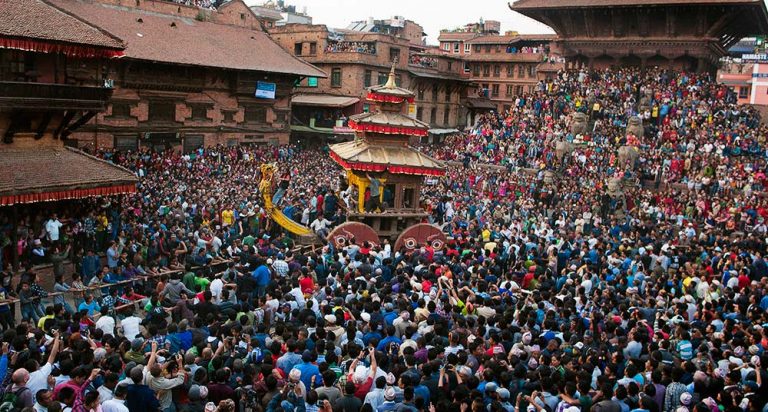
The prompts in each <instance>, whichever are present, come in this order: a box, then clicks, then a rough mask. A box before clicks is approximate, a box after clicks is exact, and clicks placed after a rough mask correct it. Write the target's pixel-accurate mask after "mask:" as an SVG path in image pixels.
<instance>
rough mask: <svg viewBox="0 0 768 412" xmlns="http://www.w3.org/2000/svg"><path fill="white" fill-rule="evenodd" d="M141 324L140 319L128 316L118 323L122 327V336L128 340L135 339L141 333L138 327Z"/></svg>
mask: <svg viewBox="0 0 768 412" xmlns="http://www.w3.org/2000/svg"><path fill="white" fill-rule="evenodd" d="M140 324H141V318H138V317H136V316H129V317H127V318H125V319H123V320H121V321H120V325H121V326H122V327H123V336H125V337H126V338H127V339H128V340H133V339H136V336H138V335H139V333H141V331H140V329H139V325H140Z"/></svg>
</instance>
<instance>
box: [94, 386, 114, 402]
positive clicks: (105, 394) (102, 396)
mask: <svg viewBox="0 0 768 412" xmlns="http://www.w3.org/2000/svg"><path fill="white" fill-rule="evenodd" d="M96 390H97V391H98V392H99V402H100V403H102V404H103V403H104V402H106V401H108V400H110V399H113V398H114V397H115V394H114V393H113V392H112V389H109V388H107V387H106V386H104V385H101V386H99V389H96Z"/></svg>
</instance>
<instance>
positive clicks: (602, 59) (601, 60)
mask: <svg viewBox="0 0 768 412" xmlns="http://www.w3.org/2000/svg"><path fill="white" fill-rule="evenodd" d="M614 64H616V59H614V58H613V56H609V55H607V54H603V55H600V56H597V57H595V58H594V59H593V60H592V67H594V68H595V69H610V68H611V66H613V65H614Z"/></svg>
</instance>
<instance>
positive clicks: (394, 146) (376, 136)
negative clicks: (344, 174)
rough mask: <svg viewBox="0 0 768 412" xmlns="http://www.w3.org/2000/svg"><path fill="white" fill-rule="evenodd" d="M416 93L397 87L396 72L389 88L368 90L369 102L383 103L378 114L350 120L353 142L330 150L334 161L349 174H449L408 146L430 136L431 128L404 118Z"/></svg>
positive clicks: (391, 73)
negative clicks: (416, 138)
mask: <svg viewBox="0 0 768 412" xmlns="http://www.w3.org/2000/svg"><path fill="white" fill-rule="evenodd" d="M413 97H414V93H413V92H412V91H410V90H408V89H404V88H402V87H397V84H396V83H395V68H394V65H393V66H392V70H391V71H390V72H389V79H388V80H387V83H386V84H383V85H378V86H373V87H370V88H369V89H368V100H371V101H375V102H378V103H379V107H378V108H377V110H376V111H374V112H370V113H360V114H356V115H353V116H350V118H349V127H350V128H352V129H354V130H355V133H356V137H355V140H354V141H352V142H346V143H339V144H334V145H331V146H330V149H331V157H332V158H333V160H335V161H336V162H337V163H338V164H339V165H341V166H342V167H343V168H345V169H347V170H356V171H362V172H389V173H394V174H410V175H424V176H440V175H443V174H444V173H445V170H444V166H443V164H442V163H441V162H440V161H439V160H436V159H433V158H431V157H429V156H427V155H425V154H423V153H421V152H419V151H418V150H416V149H413V148H412V147H410V146H408V140H409V139H410V137H411V136H426V135H427V133H428V130H429V125H428V124H427V123H424V122H422V121H420V120H417V119H414V118H412V117H409V116H406V115H404V114H402V105H403V104H404V103H406V102H411V101H413Z"/></svg>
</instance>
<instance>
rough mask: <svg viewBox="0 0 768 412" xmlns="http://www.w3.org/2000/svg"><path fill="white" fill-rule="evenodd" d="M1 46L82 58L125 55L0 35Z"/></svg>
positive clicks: (88, 47)
mask: <svg viewBox="0 0 768 412" xmlns="http://www.w3.org/2000/svg"><path fill="white" fill-rule="evenodd" d="M0 48H4V49H16V50H24V51H30V52H36V53H63V54H65V55H67V56H70V57H82V58H97V57H106V58H110V59H111V58H114V57H123V56H124V55H125V53H123V51H122V50H116V49H110V48H105V47H95V46H85V45H82V46H81V45H76V44H65V43H56V42H47V41H42V40H31V39H14V38H8V37H0Z"/></svg>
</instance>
